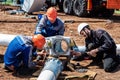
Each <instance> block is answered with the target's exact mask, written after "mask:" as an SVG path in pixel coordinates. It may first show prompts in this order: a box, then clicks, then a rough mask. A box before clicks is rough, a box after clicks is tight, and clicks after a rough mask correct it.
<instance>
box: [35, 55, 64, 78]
mask: <svg viewBox="0 0 120 80" xmlns="http://www.w3.org/2000/svg"><path fill="white" fill-rule="evenodd" d="M62 70H63V64H62V62H61V61H60V60H59V59H58V58H54V57H53V58H50V59H48V60H47V61H46V62H45V65H44V68H43V69H42V71H41V73H40V75H39V76H38V78H37V80H56V79H57V78H58V75H59V74H60V73H61V72H62Z"/></svg>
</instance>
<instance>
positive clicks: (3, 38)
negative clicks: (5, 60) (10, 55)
mask: <svg viewBox="0 0 120 80" xmlns="http://www.w3.org/2000/svg"><path fill="white" fill-rule="evenodd" d="M15 36H17V35H10V34H0V45H1V46H8V44H9V43H10V41H11V40H12V39H13V38H14V37H15ZM116 45H117V49H116V50H117V54H120V44H116ZM78 48H79V49H80V51H85V46H78Z"/></svg>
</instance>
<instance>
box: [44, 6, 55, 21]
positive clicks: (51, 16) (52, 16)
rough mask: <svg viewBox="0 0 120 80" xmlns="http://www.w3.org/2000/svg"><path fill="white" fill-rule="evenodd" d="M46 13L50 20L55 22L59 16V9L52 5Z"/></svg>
mask: <svg viewBox="0 0 120 80" xmlns="http://www.w3.org/2000/svg"><path fill="white" fill-rule="evenodd" d="M46 15H47V17H48V19H49V20H50V21H52V22H54V21H55V20H56V18H57V10H56V9H55V8H54V7H50V8H48V10H47V12H46Z"/></svg>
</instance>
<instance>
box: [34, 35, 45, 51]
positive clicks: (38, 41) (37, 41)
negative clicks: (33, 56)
mask: <svg viewBox="0 0 120 80" xmlns="http://www.w3.org/2000/svg"><path fill="white" fill-rule="evenodd" d="M32 42H33V44H34V46H35V47H37V48H38V49H42V48H43V46H44V44H45V37H44V36H42V35H41V34H37V35H34V36H33V37H32Z"/></svg>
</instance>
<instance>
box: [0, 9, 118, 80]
mask: <svg viewBox="0 0 120 80" xmlns="http://www.w3.org/2000/svg"><path fill="white" fill-rule="evenodd" d="M44 13H45V12H44V11H40V12H36V13H33V14H34V16H37V14H44ZM32 16H33V15H32ZM58 17H60V18H61V19H62V20H63V21H65V36H69V37H71V38H73V39H74V40H75V42H76V43H77V45H79V46H82V45H84V38H83V37H81V36H79V35H78V33H77V26H78V25H79V24H80V23H82V22H87V23H89V24H90V26H91V28H92V29H99V28H100V29H104V30H106V31H107V32H109V33H110V35H111V36H112V37H113V39H114V40H115V42H116V44H120V35H119V34H120V14H114V16H113V17H110V18H109V19H104V18H101V17H97V18H90V17H87V18H83V17H77V16H72V15H66V14H64V13H60V12H59V13H58ZM70 21H71V22H70ZM36 24H37V20H36V19H31V18H29V17H26V16H25V15H19V14H17V15H10V14H7V11H5V12H4V11H0V33H3V34H22V35H29V36H32V35H33V34H34V30H35V26H36ZM106 25H108V26H106ZM5 50H6V47H4V46H0V56H1V58H0V59H1V62H0V80H35V79H32V77H31V76H29V77H23V76H19V77H18V76H17V77H16V76H13V75H12V73H9V72H6V71H5V70H4V69H3V62H2V61H3V56H4V52H5ZM88 62H89V61H83V62H81V64H85V65H86V64H88ZM90 70H91V71H94V72H96V73H97V75H96V77H95V80H119V79H120V67H118V69H117V70H116V71H115V72H113V73H106V72H104V70H103V69H99V68H94V67H92V68H90Z"/></svg>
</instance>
